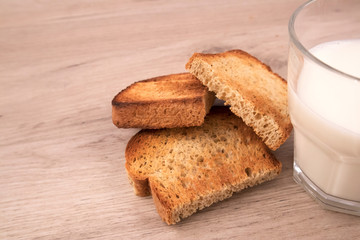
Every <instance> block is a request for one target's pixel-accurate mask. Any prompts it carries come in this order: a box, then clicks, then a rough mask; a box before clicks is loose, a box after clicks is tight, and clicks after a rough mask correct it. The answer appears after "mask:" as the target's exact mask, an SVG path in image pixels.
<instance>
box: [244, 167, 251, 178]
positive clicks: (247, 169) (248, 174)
mask: <svg viewBox="0 0 360 240" xmlns="http://www.w3.org/2000/svg"><path fill="white" fill-rule="evenodd" d="M245 173H246V175H247V176H248V177H250V176H251V168H249V167H247V168H245Z"/></svg>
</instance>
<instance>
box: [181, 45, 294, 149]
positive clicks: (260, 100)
mask: <svg viewBox="0 0 360 240" xmlns="http://www.w3.org/2000/svg"><path fill="white" fill-rule="evenodd" d="M186 69H188V70H189V71H190V73H192V74H193V75H194V76H196V77H197V78H198V79H199V80H200V81H201V82H202V83H203V84H204V85H206V86H207V87H208V88H209V90H210V91H214V92H215V93H216V96H217V97H218V98H219V99H221V100H224V101H225V104H227V105H230V109H231V111H232V112H234V113H235V114H236V115H237V116H239V117H241V118H242V119H243V120H244V122H245V123H246V124H247V125H249V126H251V127H252V128H253V129H254V131H255V132H256V134H257V135H258V136H260V138H261V139H262V140H263V141H264V142H265V144H266V145H267V146H268V147H269V148H271V149H272V150H276V149H277V148H278V147H280V145H281V144H282V143H284V142H285V140H286V139H287V138H288V137H289V135H290V133H291V130H292V125H291V122H290V117H289V112H288V102H287V82H286V81H285V80H284V79H282V78H281V77H280V76H279V75H277V74H275V73H273V72H272V71H271V69H270V67H268V66H266V65H265V64H264V63H262V62H260V61H259V60H258V59H256V58H255V57H253V56H251V55H249V54H248V53H246V52H244V51H241V50H232V51H227V52H223V53H219V54H202V53H195V54H194V55H193V56H192V57H191V58H190V60H189V62H188V63H187V64H186Z"/></svg>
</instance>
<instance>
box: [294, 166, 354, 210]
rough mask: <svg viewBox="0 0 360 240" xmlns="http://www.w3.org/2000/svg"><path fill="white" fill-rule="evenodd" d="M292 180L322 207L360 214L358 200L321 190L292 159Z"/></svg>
mask: <svg viewBox="0 0 360 240" xmlns="http://www.w3.org/2000/svg"><path fill="white" fill-rule="evenodd" d="M293 174H294V180H295V182H296V183H298V184H299V185H301V186H302V187H303V188H304V189H305V191H306V192H308V193H309V194H310V196H311V197H313V198H314V199H315V200H316V201H317V202H318V203H319V204H320V205H321V206H322V207H323V208H325V209H328V210H332V211H337V212H342V213H347V214H352V215H356V216H360V202H355V201H350V200H346V199H342V198H338V197H334V196H332V195H329V194H327V193H325V192H324V191H322V190H321V189H320V188H318V187H317V186H316V185H315V184H314V183H313V182H311V180H310V179H309V178H308V177H307V176H306V175H305V174H304V173H303V172H302V170H301V169H300V167H299V166H297V165H296V163H295V161H294V172H293Z"/></svg>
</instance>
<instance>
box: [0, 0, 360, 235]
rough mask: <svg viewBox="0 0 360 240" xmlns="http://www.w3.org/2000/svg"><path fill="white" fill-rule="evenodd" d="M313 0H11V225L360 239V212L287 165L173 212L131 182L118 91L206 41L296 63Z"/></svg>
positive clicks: (7, 119)
mask: <svg viewBox="0 0 360 240" xmlns="http://www.w3.org/2000/svg"><path fill="white" fill-rule="evenodd" d="M301 3H302V1H301V0H290V1H289V0H276V1H275V0H269V1H265V0H256V1H250V0H243V1H237V0H230V1H220V0H211V1H189V0H186V1H165V0H155V1H145V0H144V1H139V0H133V1H125V0H124V1H114V0H103V1H85V0H81V1H70V0H64V1H43V0H21V1H20V0H3V1H0V223H1V224H0V239H231V238H235V239H237V238H245V237H246V238H249V239H262V238H266V239H268V238H274V239H294V238H296V239H309V238H312V239H356V238H360V218H359V217H355V216H350V215H346V214H340V213H335V212H330V211H326V210H323V209H322V208H321V207H320V206H319V205H318V204H317V203H316V202H315V201H313V200H312V199H311V198H310V197H309V196H308V195H307V194H306V193H305V192H304V191H303V190H302V189H301V188H300V187H299V186H298V185H296V184H295V182H294V181H293V179H292V161H293V160H292V158H293V153H292V152H293V138H292V137H291V138H290V139H289V140H288V141H287V142H286V143H285V144H284V145H283V146H282V147H281V148H280V149H278V150H277V151H276V152H275V154H276V156H277V157H278V159H279V160H280V161H281V162H282V163H283V166H284V167H283V172H282V173H281V175H280V177H279V178H277V179H276V180H274V181H272V182H268V183H265V184H263V185H260V186H257V187H255V188H252V189H247V190H245V191H243V192H242V193H239V194H235V195H234V196H233V197H232V198H230V199H228V200H226V201H223V202H221V203H217V204H215V205H213V206H212V207H210V208H207V209H205V210H203V211H201V212H200V213H197V214H195V215H193V216H191V217H190V218H188V219H186V220H184V221H183V222H181V223H179V224H177V225H175V226H167V225H166V224H165V223H163V222H162V221H161V220H160V218H159V216H158V214H157V213H156V211H155V208H154V205H153V202H152V199H151V197H147V198H140V197H136V196H135V195H134V194H133V191H132V188H131V186H130V185H129V183H128V179H127V176H126V172H125V169H124V163H125V160H124V149H125V146H126V143H127V141H128V140H129V139H130V137H131V136H132V135H133V134H135V133H136V132H137V131H138V130H137V129H127V130H123V129H117V128H116V127H115V126H114V125H113V124H112V122H111V99H112V98H113V96H115V95H116V93H117V92H119V91H120V90H122V89H123V88H125V87H126V86H128V85H129V84H131V83H133V82H134V81H138V80H142V79H147V78H151V77H155V76H158V75H165V74H170V73H177V72H184V71H185V67H184V65H185V63H186V62H187V60H188V58H189V57H190V56H191V55H192V54H193V53H194V52H219V51H223V50H229V49H234V48H240V49H243V50H245V51H247V52H249V53H251V54H253V55H255V56H256V57H258V58H259V59H261V60H262V61H264V62H265V63H267V64H268V65H270V66H271V67H272V68H273V70H274V71H275V72H277V73H279V74H280V75H282V76H283V77H286V64H287V48H288V47H287V46H288V34H287V22H288V19H289V17H290V15H291V12H292V11H293V10H294V9H295V8H296V7H297V6H298V5H300V4H301Z"/></svg>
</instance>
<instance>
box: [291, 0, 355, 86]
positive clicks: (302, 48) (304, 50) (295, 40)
mask: <svg viewBox="0 0 360 240" xmlns="http://www.w3.org/2000/svg"><path fill="white" fill-rule="evenodd" d="M316 1H317V0H309V1H307V2H305V3H303V4H302V5H300V6H299V7H298V8H297V9H296V10H295V11H294V12H293V14H292V15H291V17H290V20H289V24H288V31H289V36H290V40H291V42H293V43H294V44H295V46H296V47H297V48H298V49H299V50H300V51H301V52H302V53H303V54H304V55H305V56H306V57H308V58H309V59H310V60H311V61H313V62H315V63H316V64H318V65H320V66H322V67H323V68H325V69H327V70H329V71H331V72H334V73H336V74H340V75H344V76H345V77H347V78H351V79H354V80H357V81H359V82H360V77H356V76H353V75H351V74H348V73H346V72H343V71H341V70H339V69H336V68H334V67H332V66H331V65H329V64H326V63H325V62H323V61H321V60H320V59H319V58H317V57H315V56H314V55H313V54H312V53H311V52H310V51H309V50H308V49H307V48H306V47H305V46H304V45H303V44H302V43H301V42H300V40H299V39H298V37H297V34H296V31H295V21H296V19H297V16H298V15H299V13H300V12H302V10H303V9H305V8H306V7H308V6H309V5H311V4H312V3H313V2H316Z"/></svg>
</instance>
